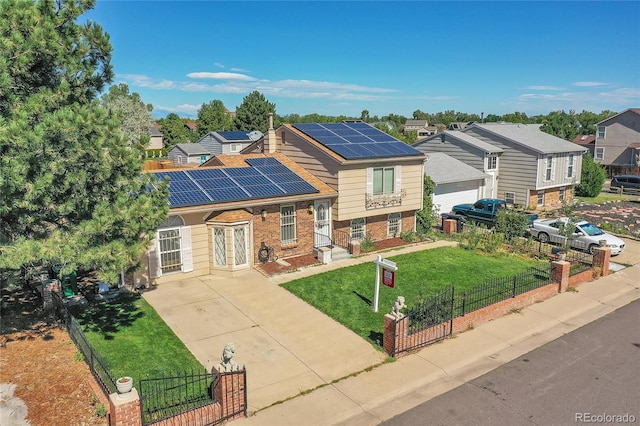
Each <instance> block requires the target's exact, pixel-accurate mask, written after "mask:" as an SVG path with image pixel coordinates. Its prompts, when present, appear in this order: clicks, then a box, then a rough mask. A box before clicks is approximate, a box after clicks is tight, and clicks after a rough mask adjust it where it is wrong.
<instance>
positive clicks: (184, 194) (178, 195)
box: [169, 188, 211, 207]
mask: <svg viewBox="0 0 640 426" xmlns="http://www.w3.org/2000/svg"><path fill="white" fill-rule="evenodd" d="M209 203H211V199H210V198H209V197H207V194H205V193H204V192H202V191H200V190H197V191H177V192H176V191H172V190H171V188H169V206H171V207H185V206H197V205H201V204H209Z"/></svg>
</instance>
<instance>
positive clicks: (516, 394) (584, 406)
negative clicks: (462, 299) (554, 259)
mask: <svg viewBox="0 0 640 426" xmlns="http://www.w3.org/2000/svg"><path fill="white" fill-rule="evenodd" d="M580 423H598V424H630V423H631V424H633V423H635V424H640V300H637V301H635V302H632V303H630V304H628V305H626V306H624V307H622V308H620V309H618V310H616V311H614V312H611V313H610V314H608V315H606V316H604V317H602V318H601V319H599V320H596V321H594V322H592V323H590V324H587V325H585V326H584V327H581V328H579V329H577V330H575V331H573V332H571V333H569V334H566V335H565V336H563V337H560V338H558V339H556V340H554V341H552V342H550V343H548V344H546V345H544V346H542V347H540V348H538V349H536V350H533V351H531V352H529V353H527V354H525V355H523V356H521V357H519V358H517V359H515V360H513V361H511V362H509V363H507V364H505V365H503V366H502V367H499V368H497V369H496V370H493V371H492V372H490V373H487V374H485V375H483V376H481V377H479V378H477V379H475V380H472V381H470V382H467V383H466V384H464V385H461V386H460V387H458V388H456V389H453V390H451V391H449V392H447V393H445V394H443V395H440V396H438V397H436V398H433V399H431V400H430V401H428V402H426V403H424V404H421V405H419V406H417V407H415V408H414V409H412V410H409V411H406V412H405V413H403V414H400V415H398V416H396V417H393V418H391V419H390V420H388V421H386V422H384V423H382V424H383V425H387V426H403V425H411V426H413V425H474V426H479V425H534V424H537V425H569V424H580Z"/></svg>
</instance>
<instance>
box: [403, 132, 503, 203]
mask: <svg viewBox="0 0 640 426" xmlns="http://www.w3.org/2000/svg"><path fill="white" fill-rule="evenodd" d="M412 146H413V147H414V148H416V149H418V150H420V151H422V152H425V153H428V154H429V155H431V154H432V153H436V152H441V153H444V154H447V155H449V156H451V157H453V158H455V159H456V160H459V161H460V162H462V163H464V164H466V165H468V166H471V167H473V168H474V169H476V170H478V171H479V172H481V173H484V174H486V175H487V176H486V178H485V183H484V185H482V188H483V193H480V194H478V195H479V196H478V198H476V200H477V199H479V198H496V197H497V196H498V182H497V174H498V164H499V162H500V156H501V155H502V152H503V149H502V148H500V147H498V146H495V145H492V144H490V143H488V142H485V141H482V140H480V139H478V138H475V137H473V136H470V135H467V134H466V133H463V132H460V131H457V130H445V131H443V132H440V133H438V134H437V135H433V136H430V137H428V138H425V139H422V140H419V141H417V142H414V143H413V144H412ZM450 172H451V173H456V170H455V169H452V170H451V171H450ZM470 189H471V188H464V189H463V191H468V192H467V195H469V193H470ZM474 201H475V200H474ZM442 212H443V213H445V211H442Z"/></svg>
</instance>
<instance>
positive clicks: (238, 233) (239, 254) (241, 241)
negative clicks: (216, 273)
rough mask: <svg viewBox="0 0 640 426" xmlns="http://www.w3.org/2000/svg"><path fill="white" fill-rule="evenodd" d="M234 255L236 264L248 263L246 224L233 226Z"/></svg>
mask: <svg viewBox="0 0 640 426" xmlns="http://www.w3.org/2000/svg"><path fill="white" fill-rule="evenodd" d="M233 253H234V254H233V257H234V262H235V265H236V266H239V265H245V264H246V263H247V231H246V225H242V226H236V227H235V228H233Z"/></svg>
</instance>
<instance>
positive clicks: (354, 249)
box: [351, 240, 360, 256]
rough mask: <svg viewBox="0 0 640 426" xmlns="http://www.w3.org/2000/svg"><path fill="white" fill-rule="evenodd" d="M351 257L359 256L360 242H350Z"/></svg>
mask: <svg viewBox="0 0 640 426" xmlns="http://www.w3.org/2000/svg"><path fill="white" fill-rule="evenodd" d="M351 255H352V256H360V241H358V240H352V241H351Z"/></svg>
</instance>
